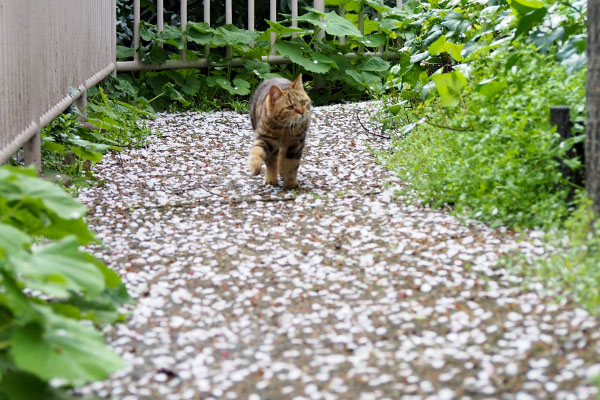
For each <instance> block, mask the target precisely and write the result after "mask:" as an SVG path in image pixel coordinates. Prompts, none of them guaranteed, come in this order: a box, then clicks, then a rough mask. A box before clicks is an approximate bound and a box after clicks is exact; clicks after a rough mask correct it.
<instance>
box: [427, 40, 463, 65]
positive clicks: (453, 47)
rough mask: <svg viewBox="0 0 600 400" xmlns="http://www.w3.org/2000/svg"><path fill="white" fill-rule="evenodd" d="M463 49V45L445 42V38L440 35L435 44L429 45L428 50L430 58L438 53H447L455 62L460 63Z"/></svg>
mask: <svg viewBox="0 0 600 400" xmlns="http://www.w3.org/2000/svg"><path fill="white" fill-rule="evenodd" d="M463 47H464V43H461V44H455V43H452V42H447V41H446V37H445V36H444V35H442V36H440V37H439V38H438V39H437V40H436V41H435V42H433V43H431V45H429V48H428V50H429V53H430V54H431V55H432V56H433V55H437V54H440V53H447V54H448V55H450V56H451V57H452V58H453V59H455V60H456V61H462V60H463V57H462V56H461V51H462V49H463Z"/></svg>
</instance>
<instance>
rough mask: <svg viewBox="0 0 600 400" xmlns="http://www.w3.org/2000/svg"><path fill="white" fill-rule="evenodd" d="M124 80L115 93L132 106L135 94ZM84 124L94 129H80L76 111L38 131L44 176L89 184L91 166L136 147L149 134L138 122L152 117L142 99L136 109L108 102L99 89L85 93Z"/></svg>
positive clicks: (127, 104) (119, 103)
mask: <svg viewBox="0 0 600 400" xmlns="http://www.w3.org/2000/svg"><path fill="white" fill-rule="evenodd" d="M127 84H128V82H127V81H126V80H118V83H117V85H118V89H115V93H116V92H117V90H119V91H124V92H128V95H129V96H131V99H132V102H133V96H134V94H135V93H134V92H135V90H134V89H133V88H132V87H127ZM89 93H90V97H89V103H88V108H87V120H88V122H90V123H91V124H92V125H93V126H95V128H93V129H90V128H89V127H84V126H83V125H82V124H81V123H80V121H79V117H80V115H81V113H80V112H79V110H77V108H75V107H71V108H70V109H69V112H67V113H66V114H62V115H60V116H59V117H58V118H56V119H55V120H54V121H52V122H51V123H50V124H49V125H48V126H46V127H45V128H44V129H43V130H42V155H43V160H44V162H43V168H44V172H46V173H52V174H55V173H60V174H65V175H69V176H71V177H72V178H73V180H74V182H75V183H76V184H84V183H91V182H93V179H94V178H93V175H92V173H91V170H90V168H91V165H92V164H93V163H97V162H99V161H100V160H102V157H103V155H104V154H106V153H107V152H108V151H110V150H112V151H121V150H122V148H124V147H138V146H142V145H143V144H144V138H145V137H146V136H148V135H149V134H150V130H149V129H147V128H146V127H145V125H144V124H143V122H142V121H141V119H142V118H147V117H150V116H152V113H150V112H148V111H146V110H145V109H143V108H141V107H145V108H150V106H149V105H148V104H147V102H144V101H143V99H142V100H139V101H138V103H139V106H136V105H132V104H129V103H127V102H124V101H120V100H116V99H112V98H108V96H107V95H106V94H105V93H104V91H103V89H102V88H99V89H96V88H94V89H91V90H90V91H89Z"/></svg>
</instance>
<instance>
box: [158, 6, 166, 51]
mask: <svg viewBox="0 0 600 400" xmlns="http://www.w3.org/2000/svg"><path fill="white" fill-rule="evenodd" d="M163 3H164V0H156V31H157V32H162V31H163V29H164V25H165V7H164V4H163ZM159 46H160V47H163V44H162V43H160V44H159Z"/></svg>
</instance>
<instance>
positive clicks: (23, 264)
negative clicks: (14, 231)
mask: <svg viewBox="0 0 600 400" xmlns="http://www.w3.org/2000/svg"><path fill="white" fill-rule="evenodd" d="M79 246H80V243H79V241H78V240H77V239H76V238H75V237H74V236H69V237H66V238H64V239H62V240H60V241H58V242H54V243H50V244H47V245H45V246H43V247H41V248H34V249H33V251H32V254H20V255H17V256H16V257H15V258H14V260H15V261H18V263H19V265H20V268H19V273H20V274H22V279H23V281H24V282H26V283H27V286H28V287H30V288H32V289H37V290H39V291H41V292H43V293H46V294H48V295H50V296H55V297H57V298H68V296H69V291H73V292H81V293H83V294H84V295H86V296H91V297H93V296H96V295H98V294H99V293H101V292H102V291H103V290H104V288H105V283H104V275H103V274H102V272H101V271H99V270H98V268H97V267H96V265H95V264H93V263H90V262H89V261H88V259H87V256H86V253H84V252H81V251H79Z"/></svg>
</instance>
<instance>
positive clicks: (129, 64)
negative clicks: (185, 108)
mask: <svg viewBox="0 0 600 400" xmlns="http://www.w3.org/2000/svg"><path fill="white" fill-rule="evenodd" d="M362 54H363V55H366V56H378V57H383V55H384V54H383V53H379V52H370V51H368V52H364V53H362ZM345 56H346V57H347V58H350V59H354V58H357V57H358V55H357V54H356V53H348V54H345ZM398 58H399V54H397V53H390V54H388V60H395V59H398ZM261 60H262V61H263V62H269V63H270V64H290V63H291V61H290V60H289V59H287V58H285V57H283V56H276V55H271V56H262V58H261ZM244 61H245V60H244V59H243V58H233V59H231V60H230V61H229V62H227V63H225V64H223V65H222V66H224V67H239V66H241V65H243V64H244ZM209 65H210V63H209V62H208V60H207V59H206V58H201V59H199V60H188V61H185V62H184V61H183V60H167V62H166V63H164V64H161V65H152V64H145V63H142V62H139V61H137V62H136V61H119V62H117V68H118V70H119V72H126V71H164V70H169V69H185V68H206V67H208V66H209Z"/></svg>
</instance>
